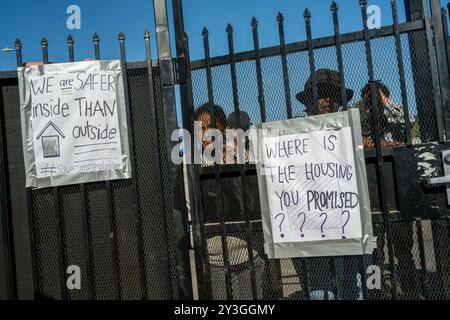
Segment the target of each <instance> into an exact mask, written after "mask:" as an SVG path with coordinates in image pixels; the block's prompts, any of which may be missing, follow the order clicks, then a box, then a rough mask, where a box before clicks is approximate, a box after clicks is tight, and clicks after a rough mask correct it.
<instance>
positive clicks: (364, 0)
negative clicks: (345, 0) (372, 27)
mask: <svg viewBox="0 0 450 320" xmlns="http://www.w3.org/2000/svg"><path fill="white" fill-rule="evenodd" d="M359 5H360V6H361V7H362V6H366V5H367V0H359Z"/></svg>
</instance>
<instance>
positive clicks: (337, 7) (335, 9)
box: [331, 1, 339, 12]
mask: <svg viewBox="0 0 450 320" xmlns="http://www.w3.org/2000/svg"><path fill="white" fill-rule="evenodd" d="M338 10H339V6H338V5H337V3H336V2H335V1H333V2H332V3H331V12H338Z"/></svg>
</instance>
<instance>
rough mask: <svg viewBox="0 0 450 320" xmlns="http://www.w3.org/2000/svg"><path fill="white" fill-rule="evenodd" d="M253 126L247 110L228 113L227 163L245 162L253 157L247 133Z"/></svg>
mask: <svg viewBox="0 0 450 320" xmlns="http://www.w3.org/2000/svg"><path fill="white" fill-rule="evenodd" d="M251 126H252V122H251V119H250V116H249V115H248V113H247V112H245V111H238V112H232V113H230V114H229V115H228V117H227V122H226V151H227V152H228V153H227V155H228V157H225V158H226V160H225V163H227V164H233V163H239V164H243V163H244V162H248V161H249V160H250V159H251V152H250V150H249V138H248V135H247V134H246V133H248V130H249V129H250V127H251ZM239 140H240V141H239ZM230 155H232V156H230Z"/></svg>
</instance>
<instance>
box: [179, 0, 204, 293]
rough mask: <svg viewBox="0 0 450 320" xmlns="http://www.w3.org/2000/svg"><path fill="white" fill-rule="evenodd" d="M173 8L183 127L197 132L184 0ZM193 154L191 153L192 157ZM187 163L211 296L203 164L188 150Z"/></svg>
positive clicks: (199, 271) (199, 257) (196, 244)
mask: <svg viewBox="0 0 450 320" xmlns="http://www.w3.org/2000/svg"><path fill="white" fill-rule="evenodd" d="M172 11H173V21H174V31H175V44H176V52H177V64H178V68H177V69H178V85H179V90H180V102H181V114H182V118H183V128H184V129H185V130H188V131H189V132H190V133H193V125H194V101H193V95H192V79H191V67H190V58H189V40H188V36H187V34H186V32H185V31H184V19H183V8H182V0H172ZM183 138H184V139H185V141H184V143H185V146H188V144H190V146H191V150H193V149H194V148H195V147H194V143H195V139H194V135H192V134H191V136H190V140H187V138H188V137H183ZM188 156H190V157H188ZM185 159H186V161H187V163H186V165H185V166H184V169H185V174H186V177H187V184H186V185H187V191H186V192H187V195H188V201H189V209H190V219H191V227H192V229H191V230H192V240H193V244H192V245H193V249H194V250H193V252H194V256H195V266H196V277H197V292H198V298H199V299H201V300H203V299H209V298H210V292H211V281H210V268H209V263H208V250H207V243H206V236H205V226H204V221H203V207H202V197H201V188H200V183H199V182H200V179H199V177H200V174H199V172H200V171H199V167H200V164H199V163H196V161H195V157H194V155H193V153H192V152H191V154H190V155H189V154H186V158H185Z"/></svg>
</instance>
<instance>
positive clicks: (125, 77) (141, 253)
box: [119, 32, 147, 300]
mask: <svg viewBox="0 0 450 320" xmlns="http://www.w3.org/2000/svg"><path fill="white" fill-rule="evenodd" d="M119 46H120V64H121V69H122V75H123V77H122V79H123V86H124V96H125V110H126V117H127V126H128V144H129V147H130V163H131V171H132V172H133V175H132V177H131V189H132V192H133V208H134V214H135V221H136V240H137V247H138V262H139V281H140V285H141V299H143V300H145V299H147V281H146V273H145V262H144V250H143V247H142V243H143V241H144V240H143V237H142V227H141V226H142V217H141V210H140V208H139V190H138V188H137V185H136V162H135V158H134V150H135V145H134V142H133V128H134V127H133V122H132V121H133V119H132V118H131V110H130V99H129V91H128V73H127V59H126V55H125V34H123V33H122V32H121V33H120V34H119Z"/></svg>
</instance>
